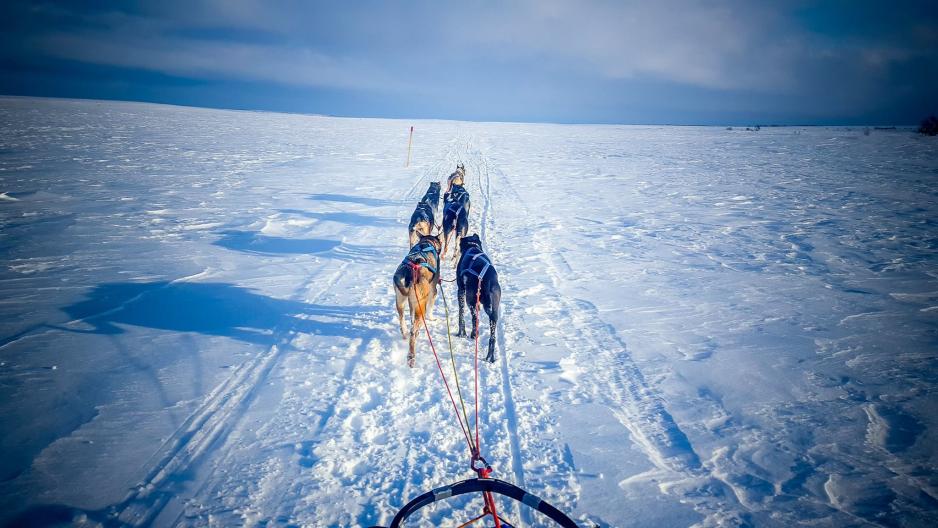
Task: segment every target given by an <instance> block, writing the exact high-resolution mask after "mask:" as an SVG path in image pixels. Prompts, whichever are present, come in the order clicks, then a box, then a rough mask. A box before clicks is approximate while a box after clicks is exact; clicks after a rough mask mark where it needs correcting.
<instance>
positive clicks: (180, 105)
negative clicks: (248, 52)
mask: <svg viewBox="0 0 938 528" xmlns="http://www.w3.org/2000/svg"><path fill="white" fill-rule="evenodd" d="M0 98H6V99H49V100H59V101H87V102H115V103H131V104H145V105H159V106H175V107H178V108H193V109H200V110H218V111H225V112H253V113H267V114H284V115H301V116H311V117H331V118H337V119H383V120H389V121H407V120H412V121H452V122H463V123H499V124H514V125H569V126H668V127H733V128H742V127H746V128H753V127H765V128H794V127H802V128H810V127H837V128H859V127H868V128H880V129H882V128H895V129H905V128H910V129H914V128H915V127H917V126H918V125H917V124H908V123H906V124H898V123H896V124H889V125H882V124H878V125H874V124H856V125H836V124H824V123H822V124H817V123H815V124H800V123H790V124H777V123H749V124H738V123H730V122H726V123H720V124H717V123H712V124H692V123H665V122H658V123H654V122H645V123H595V122H579V121H570V122H560V121H510V120H504V121H502V120H497V119H496V120H491V119H484V120H473V119H452V118H442V117H386V116H353V115H338V114H323V113H315V112H299V111H296V112H291V111H288V110H264V109H258V108H234V107H230V106H198V105H192V104H184V103H167V102H161V101H146V100H141V99H111V98H106V97H102V98H95V97H61V96H50V95H18V94H6V93H0ZM927 117H928V116H926V118H927Z"/></svg>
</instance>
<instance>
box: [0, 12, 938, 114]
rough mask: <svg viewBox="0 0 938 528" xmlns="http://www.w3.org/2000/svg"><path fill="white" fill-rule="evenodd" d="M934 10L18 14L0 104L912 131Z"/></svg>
mask: <svg viewBox="0 0 938 528" xmlns="http://www.w3.org/2000/svg"><path fill="white" fill-rule="evenodd" d="M935 5H936V4H935V2H934V0H932V1H928V2H926V1H922V2H918V1H892V2H882V1H876V2H873V1H863V0H857V1H834V2H806V1H794V0H791V1H785V0H781V1H777V2H754V1H726V2H719V1H679V2H678V1H657V2H624V1H598V2H585V1H565V0H536V1H535V0H519V1H510V2H474V1H469V0H465V1H460V2H442V1H436V2H433V1H414V2H371V1H361V2H353V1H336V2H298V1H297V2H292V1H284V2H273V1H269V2H265V1H261V0H208V1H174V0H169V1H162V2H107V1H100V2H41V1H38V2H20V1H17V0H12V1H7V2H4V3H3V6H2V7H0V17H2V20H0V30H2V36H0V44H2V50H0V64H2V68H3V76H2V79H0V93H3V94H8V95H41V96H59V97H85V98H100V99H124V100H141V101H155V102H164V103H175V104H185V105H195V106H209V107H221V108H243V109H256V110H278V111H290V112H307V113H322V114H330V115H343V116H365V117H401V118H443V119H467V120H477V121H486V120H495V121H548V122H565V123H566V122H577V123H675V124H755V123H761V124H773V123H777V124H914V123H917V122H918V121H919V120H920V119H921V118H923V117H925V116H926V115H928V114H929V113H938V7H935Z"/></svg>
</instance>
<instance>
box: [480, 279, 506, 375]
mask: <svg viewBox="0 0 938 528" xmlns="http://www.w3.org/2000/svg"><path fill="white" fill-rule="evenodd" d="M488 297H489V303H488V306H486V307H485V313H486V314H487V315H488V316H489V354H488V356H486V357H485V360H486V361H488V362H489V363H495V331H496V329H497V327H498V308H499V305H500V304H501V302H502V289H501V287H500V286H499V285H498V283H497V282H496V283H495V284H493V285H492V287H491V289H490V290H489V295H488ZM504 352H505V351H504V350H502V353H504Z"/></svg>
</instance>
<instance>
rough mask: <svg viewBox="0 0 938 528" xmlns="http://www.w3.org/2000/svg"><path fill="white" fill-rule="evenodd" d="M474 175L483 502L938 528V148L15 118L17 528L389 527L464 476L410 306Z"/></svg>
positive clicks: (640, 132) (101, 107) (847, 140)
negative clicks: (410, 284) (417, 239)
mask: <svg viewBox="0 0 938 528" xmlns="http://www.w3.org/2000/svg"><path fill="white" fill-rule="evenodd" d="M411 124H414V125H415V126H416V133H415V140H414V152H413V162H412V164H411V166H410V168H404V167H403V161H404V154H405V147H406V142H407V130H408V127H409V126H410V125H411ZM457 161H462V162H464V163H465V164H466V167H467V173H468V183H467V186H468V189H469V191H470V193H471V194H472V199H473V209H472V214H471V225H472V228H471V230H472V231H478V232H479V233H480V235H481V236H482V239H483V242H484V245H485V247H486V250H487V251H488V253H489V254H490V255H491V257H492V258H493V260H494V263H495V265H496V266H497V267H498V271H499V277H500V281H501V283H502V288H503V295H504V300H503V306H502V317H503V324H502V325H501V326H500V328H499V331H498V335H497V340H498V350H497V353H498V361H497V362H496V363H495V364H494V365H485V366H484V368H483V370H482V373H481V376H482V379H481V384H482V394H483V398H482V400H483V401H482V412H483V416H484V424H483V450H484V452H485V453H486V454H487V455H488V457H487V458H488V459H489V460H490V461H491V462H492V464H493V466H494V467H495V476H497V477H499V478H503V479H505V480H508V481H511V482H515V483H517V484H519V485H522V486H523V487H525V488H526V489H528V490H529V491H530V492H532V493H535V494H537V495H540V496H541V497H543V498H545V499H547V500H549V501H550V502H552V503H553V504H554V505H556V506H558V507H559V508H561V509H562V510H565V511H567V512H569V513H570V514H571V515H572V516H573V517H575V518H577V519H578V521H579V522H581V523H582V525H583V526H597V525H598V526H603V527H605V526H623V527H625V526H635V527H639V526H691V525H697V526H720V525H725V526H738V525H739V526H779V527H782V526H791V525H795V524H804V525H813V526H923V527H924V526H935V525H936V524H938V471H936V465H938V451H936V447H935V446H936V445H938V399H936V389H938V364H936V355H938V142H936V141H934V140H933V139H929V138H922V137H917V136H915V135H913V134H912V133H911V132H909V131H908V130H897V131H873V133H872V134H870V135H864V134H863V133H862V131H860V130H849V129H844V128H769V129H763V130H761V131H759V132H747V131H745V130H739V129H736V130H725V129H723V128H705V127H647V126H622V127H619V126H560V125H528V124H487V123H462V122H438V121H418V122H415V123H411V122H403V121H393V120H370V119H338V118H329V117H317V116H300V115H284V114H271V113H253V112H233V111H216V110H203V109H193V108H177V107H168V106H157V105H146V104H132V103H115V102H92V101H66V100H41V99H22V98H2V99H0V193H2V194H0V431H2V434H0V452H2V453H3V456H2V457H0V512H2V513H0V523H3V524H12V525H32V526H50V525H58V524H74V525H80V526H92V525H96V524H99V523H100V524H107V525H121V524H127V525H141V524H151V523H152V524H154V525H157V526H170V525H181V526H205V525H212V526H233V525H260V526H370V525H372V524H386V523H388V522H389V521H390V518H391V516H392V515H393V513H394V512H395V511H396V509H397V508H399V507H401V506H402V505H403V504H404V503H406V502H407V501H408V500H409V499H410V498H412V497H414V496H416V495H418V494H420V493H422V492H424V491H427V490H429V489H431V488H434V487H437V486H440V485H443V484H446V483H450V482H454V481H456V480H460V479H462V478H467V477H470V476H471V472H470V471H468V470H467V469H468V468H467V463H468V457H467V453H466V449H465V445H464V444H462V443H461V436H460V433H459V430H458V428H457V427H456V425H455V421H454V419H453V417H452V409H451V407H450V406H449V402H448V400H447V399H446V396H445V392H444V391H443V388H442V385H441V383H440V380H439V373H438V372H437V370H436V365H435V363H434V361H433V358H432V355H431V353H430V351H429V348H428V346H427V344H426V341H425V340H424V339H421V341H420V342H419V349H418V357H417V368H415V369H413V370H411V369H408V368H407V367H406V366H405V354H406V343H405V342H404V341H403V340H402V339H401V337H400V335H399V333H398V330H397V322H396V314H395V313H394V310H393V308H392V302H393V301H392V298H393V295H392V293H391V292H390V289H389V284H390V277H391V275H392V273H393V270H394V268H396V266H397V264H398V263H399V262H400V260H401V258H402V257H403V255H404V254H405V253H406V250H407V247H406V240H407V237H406V235H407V233H406V229H407V220H408V219H409V217H410V213H411V211H412V210H413V206H414V205H415V202H416V199H417V198H418V197H419V196H421V195H422V194H423V192H424V191H425V190H426V188H427V185H428V183H429V182H430V181H434V180H441V179H445V177H446V175H448V174H449V172H451V171H452V170H453V168H454V167H455V164H456V162H457ZM452 275H453V272H452V269H451V268H450V267H448V266H447V268H446V271H445V274H444V276H445V277H446V278H450V277H452ZM445 286H446V290H445V291H446V295H447V299H448V300H449V301H450V308H451V309H454V306H453V304H452V302H453V299H454V298H455V290H454V287H453V285H452V284H446V285H445ZM435 315H436V318H435V319H434V320H433V321H431V322H430V328H431V331H432V333H433V335H434V338H435V341H436V343H437V346H438V347H441V348H442V349H443V350H445V348H446V347H445V343H446V333H445V318H444V316H443V306H442V303H441V302H440V301H439V300H438V304H437V307H436V312H435ZM483 327H485V325H483ZM487 337H488V336H487V331H483V335H482V339H483V342H484V340H485V339H487ZM472 350H473V349H472V343H471V342H470V341H467V340H463V339H460V340H458V342H456V354H457V361H458V362H459V367H460V371H461V376H462V380H463V385H464V388H465V385H468V384H469V380H470V379H471V378H470V376H471V368H470V367H471V357H472ZM502 504H503V507H504V508H505V509H506V511H507V515H508V516H509V517H510V518H511V519H513V520H515V521H517V524H519V525H526V526H547V525H549V523H547V522H545V521H544V519H543V518H542V517H540V516H539V515H538V514H532V513H531V512H530V511H528V510H527V509H523V510H524V511H521V509H519V508H518V507H517V506H514V505H511V506H509V505H508V503H502ZM479 509H480V501H478V500H477V499H472V500H468V499H465V500H461V499H456V500H451V501H449V502H445V503H438V506H437V507H435V508H428V509H426V510H423V511H422V513H421V516H420V519H419V520H418V522H415V523H413V525H415V526H417V525H420V526H452V525H455V524H458V523H451V522H450V521H448V520H449V519H462V520H467V519H468V518H470V517H472V516H474V515H475V514H477V513H478V512H479Z"/></svg>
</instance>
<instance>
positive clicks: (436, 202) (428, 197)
mask: <svg viewBox="0 0 938 528" xmlns="http://www.w3.org/2000/svg"><path fill="white" fill-rule="evenodd" d="M420 201H421V202H427V203H428V204H430V207H432V208H433V211H434V212H435V211H436V210H437V209H439V208H440V182H430V188H429V189H427V192H426V193H425V194H424V195H423V198H421V199H420Z"/></svg>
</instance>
